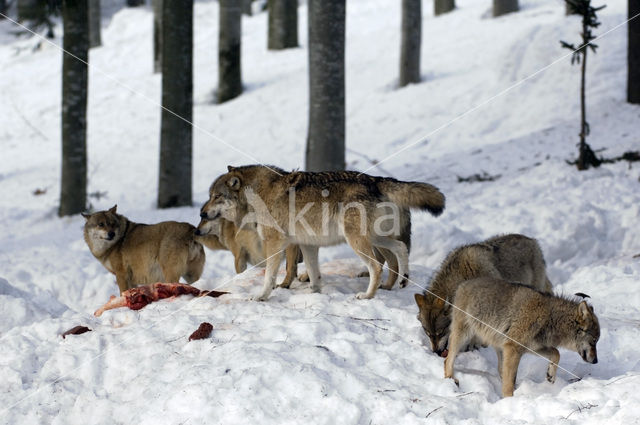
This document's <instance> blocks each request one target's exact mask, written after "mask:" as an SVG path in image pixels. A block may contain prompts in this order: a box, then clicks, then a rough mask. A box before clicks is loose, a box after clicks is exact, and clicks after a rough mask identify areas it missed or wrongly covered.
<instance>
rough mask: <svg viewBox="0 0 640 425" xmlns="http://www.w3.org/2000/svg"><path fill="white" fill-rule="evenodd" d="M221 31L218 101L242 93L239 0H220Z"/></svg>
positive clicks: (240, 12) (219, 39) (219, 40)
mask: <svg viewBox="0 0 640 425" xmlns="http://www.w3.org/2000/svg"><path fill="white" fill-rule="evenodd" d="M218 3H219V5H220V32H219V37H218V103H222V102H226V101H227V100H230V99H233V98H234V97H237V96H239V95H240V94H241V93H242V72H241V67H240V40H241V38H240V35H241V32H240V28H241V22H242V9H241V7H240V4H239V3H238V1H237V0H219V2H218Z"/></svg>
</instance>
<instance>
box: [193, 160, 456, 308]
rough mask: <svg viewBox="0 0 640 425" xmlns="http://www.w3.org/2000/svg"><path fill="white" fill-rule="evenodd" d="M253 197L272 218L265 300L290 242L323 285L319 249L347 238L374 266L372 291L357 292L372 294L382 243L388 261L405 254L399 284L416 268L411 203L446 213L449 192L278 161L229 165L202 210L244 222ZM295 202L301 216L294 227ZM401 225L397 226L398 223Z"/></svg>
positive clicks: (261, 226) (261, 229) (266, 231)
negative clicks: (409, 239)
mask: <svg viewBox="0 0 640 425" xmlns="http://www.w3.org/2000/svg"><path fill="white" fill-rule="evenodd" d="M290 190H292V192H291V198H290ZM251 199H259V200H261V202H262V203H263V205H265V207H266V209H267V210H268V211H267V212H268V214H266V215H267V216H268V217H269V220H267V221H268V222H267V223H265V221H264V220H263V221H262V222H259V223H258V225H257V231H258V233H259V235H260V236H261V238H262V240H263V243H264V246H265V255H266V257H267V258H268V260H267V270H266V273H265V281H264V286H263V289H262V292H261V294H260V295H259V296H258V297H257V299H258V300H266V299H267V298H268V297H269V294H270V293H271V291H272V289H273V288H274V286H275V274H276V272H277V269H278V265H279V264H280V261H281V258H280V257H281V256H280V255H276V253H278V252H279V251H280V250H282V249H283V248H284V247H286V246H287V245H289V244H296V245H299V246H300V249H301V250H302V254H303V259H304V262H305V265H306V267H307V271H308V273H309V278H310V280H311V286H312V288H313V290H315V291H318V290H319V289H320V271H319V267H318V247H320V246H330V245H336V244H339V243H343V242H345V241H346V242H347V243H348V244H349V245H350V246H351V247H352V248H353V250H354V251H355V252H356V254H357V255H358V256H359V257H360V258H361V259H362V260H363V261H364V262H365V264H366V265H367V268H368V271H369V286H368V288H367V291H366V292H361V293H359V294H358V295H357V297H358V298H372V297H373V296H374V295H375V293H376V290H377V289H378V286H379V285H380V275H381V272H382V265H381V264H380V261H378V260H376V251H375V249H380V254H381V255H382V256H384V257H385V259H387V257H386V255H384V254H385V253H386V254H387V255H389V257H395V258H396V259H397V263H398V267H397V268H398V276H397V277H396V279H395V280H394V282H395V281H396V280H398V281H400V282H402V280H404V279H405V278H406V276H407V273H408V249H407V244H406V243H405V242H403V241H402V240H401V238H402V236H401V235H402V230H401V229H403V228H405V227H406V226H407V225H408V222H409V221H408V220H409V219H408V217H409V211H408V210H409V208H417V209H421V210H426V211H429V212H431V213H432V214H433V215H439V214H440V213H441V212H442V210H443V209H444V202H445V199H444V195H442V193H440V191H439V190H438V189H437V188H436V187H434V186H432V185H429V184H427V183H418V182H402V181H398V180H395V179H392V178H384V177H373V176H369V175H366V174H360V173H357V172H354V171H337V172H321V173H312V172H301V171H294V172H285V171H284V170H281V169H279V168H276V167H266V166H261V165H250V166H244V167H229V172H228V173H226V174H223V175H222V176H220V177H218V178H217V179H216V180H215V181H214V182H213V184H212V185H211V188H210V190H209V201H208V202H207V203H206V204H205V205H204V206H203V208H202V212H203V213H204V214H205V217H206V218H207V219H209V220H211V219H216V218H218V217H223V218H225V219H227V220H230V221H233V222H235V223H236V224H237V225H238V224H239V223H241V222H242V220H243V219H244V218H245V217H246V216H247V214H249V213H252V212H255V211H253V210H252V209H251V208H254V209H255V207H254V204H252V202H251ZM290 202H291V204H292V205H291V206H292V211H291V216H292V217H293V218H294V219H293V220H292V222H293V223H291V224H292V225H291V226H290V220H289V218H290V217H289V210H290V208H289V204H290ZM381 203H386V204H382V205H381ZM258 213H259V212H258ZM299 214H302V215H303V217H304V222H303V221H301V220H295V217H299ZM391 214H395V216H397V220H396V221H395V222H388V221H385V219H384V217H389V216H390V215H391ZM376 220H379V221H378V222H377V221H376ZM376 223H377V225H378V226H379V228H376ZM381 223H383V224H382V225H381V226H380V224H381ZM384 223H386V226H387V227H385V224H384ZM394 223H395V224H396V226H395V228H392V224H394ZM405 234H406V232H405ZM387 260H388V259H387Z"/></svg>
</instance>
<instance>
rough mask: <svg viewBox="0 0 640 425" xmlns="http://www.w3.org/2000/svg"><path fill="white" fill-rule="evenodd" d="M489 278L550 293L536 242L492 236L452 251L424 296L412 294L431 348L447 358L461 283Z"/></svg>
mask: <svg viewBox="0 0 640 425" xmlns="http://www.w3.org/2000/svg"><path fill="white" fill-rule="evenodd" d="M482 276H491V277H495V278H501V279H505V280H508V281H511V282H519V283H522V284H523V285H527V286H531V287H532V288H535V289H538V290H540V291H543V292H549V293H550V292H551V291H552V288H551V282H550V281H549V279H548V278H547V275H546V271H545V262H544V257H543V255H542V250H541V249H540V246H539V245H538V242H537V241H536V240H535V239H532V238H529V237H527V236H523V235H519V234H508V235H502V236H495V237H492V238H490V239H487V240H485V241H483V242H480V243H475V244H471V245H464V246H461V247H458V248H456V249H454V250H453V251H451V252H450V253H449V255H448V256H447V258H445V260H444V261H443V263H442V265H441V266H440V269H439V270H438V272H437V273H436V275H435V277H434V278H433V279H432V281H431V284H430V286H429V289H428V290H427V291H425V292H424V294H415V300H416V303H417V304H418V309H419V312H418V320H419V321H420V323H421V324H422V328H423V329H424V331H425V333H426V334H427V336H428V337H429V341H430V342H431V349H432V350H433V351H434V352H435V353H436V354H438V355H442V356H446V349H447V341H448V338H449V324H450V323H451V304H450V303H451V302H452V301H453V296H454V294H455V292H456V289H457V288H458V285H460V283H462V282H464V281H465V280H469V279H473V278H476V277H482Z"/></svg>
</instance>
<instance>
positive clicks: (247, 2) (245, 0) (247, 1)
mask: <svg viewBox="0 0 640 425" xmlns="http://www.w3.org/2000/svg"><path fill="white" fill-rule="evenodd" d="M252 3H253V0H242V13H243V14H245V15H247V16H251V15H253V11H252V10H251V4H252Z"/></svg>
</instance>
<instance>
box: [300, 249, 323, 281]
mask: <svg viewBox="0 0 640 425" xmlns="http://www.w3.org/2000/svg"><path fill="white" fill-rule="evenodd" d="M300 250H301V251H302V259H303V261H304V265H305V267H306V268H307V275H308V276H309V280H310V281H311V290H312V291H313V292H320V266H319V265H318V247H317V246H311V245H300Z"/></svg>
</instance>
